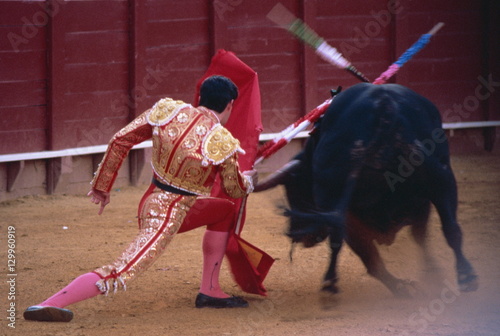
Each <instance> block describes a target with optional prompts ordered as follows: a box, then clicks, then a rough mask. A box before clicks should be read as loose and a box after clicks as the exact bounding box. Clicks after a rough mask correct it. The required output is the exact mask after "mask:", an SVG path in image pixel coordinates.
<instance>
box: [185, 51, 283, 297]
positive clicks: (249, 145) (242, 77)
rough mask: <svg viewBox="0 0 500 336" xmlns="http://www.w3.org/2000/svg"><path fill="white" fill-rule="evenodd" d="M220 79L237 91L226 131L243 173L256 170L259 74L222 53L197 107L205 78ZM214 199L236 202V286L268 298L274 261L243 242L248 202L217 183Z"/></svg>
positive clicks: (232, 246)
mask: <svg viewBox="0 0 500 336" xmlns="http://www.w3.org/2000/svg"><path fill="white" fill-rule="evenodd" d="M214 75H221V76H225V77H227V78H229V79H231V80H232V81H233V82H234V84H236V86H237V87H238V99H236V100H235V102H234V106H233V110H232V112H231V116H230V117H229V120H228V122H227V123H226V125H225V127H226V128H227V129H228V130H229V131H230V132H231V134H232V135H233V136H234V137H235V138H237V139H238V140H239V141H240V144H241V147H242V148H243V150H245V152H246V153H245V154H244V155H242V154H240V155H239V157H238V164H239V166H240V170H241V171H245V170H251V169H253V165H254V162H255V159H256V156H257V151H258V145H259V135H260V132H262V122H261V104H260V89H259V80H258V76H257V73H256V72H255V71H253V70H252V69H251V68H250V67H249V66H248V65H246V64H245V63H243V62H242V61H241V60H240V59H239V58H238V57H236V55H235V54H234V53H232V52H229V51H225V50H219V51H218V52H217V53H216V54H215V56H214V57H213V58H212V62H211V63H210V66H209V68H208V70H207V72H206V73H205V75H204V76H203V77H202V78H201V79H200V80H199V81H198V84H197V85H196V95H195V100H194V101H195V103H194V104H193V105H195V106H196V105H197V104H198V101H199V92H200V86H201V83H202V82H203V80H205V78H207V77H210V76H214ZM211 196H214V197H221V198H227V199H230V200H231V201H232V202H234V204H235V207H236V213H240V214H241V215H240V216H239V217H240V218H239V223H240V224H239V230H238V232H235V230H236V222H237V221H238V218H235V226H234V227H233V230H232V232H231V234H230V236H229V242H228V246H227V250H226V256H227V259H228V261H229V265H230V267H231V271H232V273H233V277H234V279H235V281H236V283H237V284H238V285H239V286H240V288H241V289H242V290H244V291H245V292H248V293H252V294H259V295H266V292H267V291H266V289H265V287H264V285H263V284H262V283H263V281H264V279H265V277H266V275H267V273H268V272H269V269H270V268H271V266H272V264H273V262H274V259H273V258H271V257H270V256H269V255H268V254H266V253H265V252H264V251H262V250H260V249H258V248H257V247H255V246H253V245H252V244H250V243H248V242H246V241H245V240H243V239H242V238H241V236H240V235H241V230H242V229H243V224H244V223H245V205H246V198H240V199H234V198H230V197H229V196H228V195H226V194H225V193H224V191H223V190H222V189H221V185H220V183H216V184H215V185H214V187H213V189H212V194H211Z"/></svg>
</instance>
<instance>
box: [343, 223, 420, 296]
mask: <svg viewBox="0 0 500 336" xmlns="http://www.w3.org/2000/svg"><path fill="white" fill-rule="evenodd" d="M374 238H375V236H374V233H373V231H371V230H370V229H368V228H367V227H366V226H365V225H364V224H363V223H362V222H361V221H360V220H358V219H357V218H354V217H352V216H349V219H348V225H347V235H346V242H347V244H348V245H349V246H350V247H351V248H352V250H353V251H354V252H355V253H356V254H357V255H358V256H359V257H360V258H361V261H362V262H363V264H364V265H365V267H366V270H367V271H368V274H370V275H371V276H373V277H375V278H376V279H378V280H380V281H381V282H382V283H383V284H384V285H385V286H386V287H387V288H388V289H389V290H390V291H391V292H392V293H393V294H394V295H396V296H400V297H413V296H414V295H415V292H416V291H418V289H417V286H416V284H415V283H414V282H413V281H409V280H402V279H398V278H396V277H395V276H393V275H392V274H391V273H389V271H387V269H386V268H385V264H384V262H383V260H382V258H381V257H380V254H379V252H378V249H377V247H376V246H375V243H374Z"/></svg>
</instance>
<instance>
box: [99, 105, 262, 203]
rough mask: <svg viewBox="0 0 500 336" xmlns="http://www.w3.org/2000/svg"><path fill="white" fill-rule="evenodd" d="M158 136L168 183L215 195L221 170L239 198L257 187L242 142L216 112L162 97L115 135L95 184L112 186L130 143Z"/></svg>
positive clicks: (160, 166)
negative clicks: (243, 162)
mask: <svg viewBox="0 0 500 336" xmlns="http://www.w3.org/2000/svg"><path fill="white" fill-rule="evenodd" d="M149 139H152V141H153V153H152V160H151V165H152V167H153V170H154V174H155V177H156V178H157V179H158V180H159V181H160V182H161V183H164V184H168V185H170V186H173V187H175V188H178V189H181V190H185V191H188V192H191V193H194V194H197V195H206V196H209V195H210V191H211V189H212V185H213V183H214V180H215V177H216V175H217V172H220V176H221V180H222V184H223V187H224V190H225V192H226V193H227V194H228V195H229V196H230V197H233V198H239V197H242V196H244V195H245V194H246V193H249V192H251V191H252V190H253V185H252V182H251V179H250V178H249V177H247V176H245V175H243V174H241V173H240V172H239V169H238V163H237V155H238V154H237V153H238V152H240V153H244V151H243V150H242V149H241V147H240V143H239V141H238V140H237V139H235V138H234V137H233V136H232V135H231V133H230V132H229V131H228V130H227V129H225V128H224V127H223V126H221V125H220V123H219V121H218V118H217V117H216V115H215V112H213V111H211V110H209V109H207V108H204V107H199V108H194V107H193V106H191V105H189V104H186V103H184V102H182V101H179V100H177V101H176V100H172V99H170V98H164V99H161V100H159V101H158V102H157V103H156V104H155V105H154V106H153V107H152V108H151V109H149V110H147V111H146V112H144V113H143V114H141V115H140V116H138V117H137V118H136V119H135V120H134V121H132V122H131V123H130V124H128V125H127V126H125V127H124V128H123V129H121V130H120V131H119V132H118V133H116V134H115V135H114V136H113V138H112V139H111V140H110V142H109V145H108V149H107V151H106V153H105V155H104V158H103V159H102V161H101V163H100V165H99V168H98V169H97V172H96V173H95V176H94V179H93V180H92V182H91V184H92V186H93V187H94V188H95V189H97V190H101V191H106V192H109V191H110V190H111V187H112V185H113V183H114V181H115V179H116V176H117V173H118V169H119V168H120V166H121V165H122V163H123V160H124V159H125V157H126V156H127V154H128V152H129V151H130V149H131V148H132V147H133V146H134V145H136V144H139V143H141V142H143V141H145V140H149Z"/></svg>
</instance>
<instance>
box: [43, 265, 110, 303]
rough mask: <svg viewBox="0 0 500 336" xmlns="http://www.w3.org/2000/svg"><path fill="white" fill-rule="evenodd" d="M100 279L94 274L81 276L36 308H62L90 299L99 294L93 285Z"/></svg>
mask: <svg viewBox="0 0 500 336" xmlns="http://www.w3.org/2000/svg"><path fill="white" fill-rule="evenodd" d="M100 279H101V277H100V276H99V275H97V274H96V273H85V274H82V275H80V276H79V277H78V278H76V279H75V280H73V281H72V282H71V283H70V284H69V285H67V286H66V287H64V288H63V289H62V290H60V291H59V292H57V293H56V294H54V295H52V296H51V297H49V298H48V299H47V300H45V301H43V302H42V303H40V304H38V305H37V306H44V307H57V308H64V307H66V306H68V305H70V304H73V303H77V302H80V301H83V300H85V299H90V298H92V297H94V296H97V295H99V294H101V291H100V290H99V288H97V286H96V284H95V283H96V282H97V281H98V280H100Z"/></svg>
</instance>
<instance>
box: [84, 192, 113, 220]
mask: <svg viewBox="0 0 500 336" xmlns="http://www.w3.org/2000/svg"><path fill="white" fill-rule="evenodd" d="M87 196H90V201H91V202H92V203H94V204H99V203H101V208H100V209H99V215H100V214H102V212H103V211H104V207H105V206H106V205H108V203H109V202H110V198H111V195H110V194H109V192H105V191H100V190H97V189H94V188H92V190H90V191H89V193H88V194H87Z"/></svg>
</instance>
